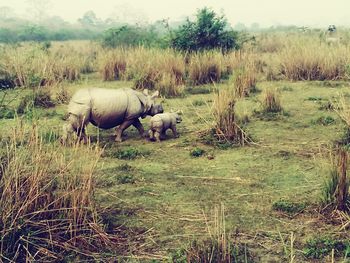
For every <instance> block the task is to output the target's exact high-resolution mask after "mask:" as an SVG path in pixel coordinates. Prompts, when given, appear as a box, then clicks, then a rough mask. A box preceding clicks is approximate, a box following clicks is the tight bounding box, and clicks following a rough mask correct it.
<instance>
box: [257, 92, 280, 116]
mask: <svg viewBox="0 0 350 263" xmlns="http://www.w3.org/2000/svg"><path fill="white" fill-rule="evenodd" d="M282 110H283V108H282V103H281V94H280V93H279V92H278V90H276V89H273V88H267V89H265V90H264V92H263V94H262V111H263V112H265V113H269V112H270V113H277V112H281V111H282Z"/></svg>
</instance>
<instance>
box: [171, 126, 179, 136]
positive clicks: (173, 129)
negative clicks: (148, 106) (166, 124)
mask: <svg viewBox="0 0 350 263" xmlns="http://www.w3.org/2000/svg"><path fill="white" fill-rule="evenodd" d="M171 130H172V131H173V134H174V137H175V138H177V137H178V134H177V130H176V125H172V126H171Z"/></svg>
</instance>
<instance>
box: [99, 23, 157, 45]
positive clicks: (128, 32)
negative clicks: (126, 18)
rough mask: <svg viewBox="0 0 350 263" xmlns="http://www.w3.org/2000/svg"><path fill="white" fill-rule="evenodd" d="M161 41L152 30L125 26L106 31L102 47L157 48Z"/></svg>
mask: <svg viewBox="0 0 350 263" xmlns="http://www.w3.org/2000/svg"><path fill="white" fill-rule="evenodd" d="M159 40H160V39H159V36H158V34H157V33H156V32H155V31H153V30H152V29H151V28H143V27H136V26H130V25H125V26H121V27H118V28H110V29H108V30H107V31H105V32H104V34H103V36H102V46H104V47H118V46H140V45H142V46H155V45H156V44H157V42H159Z"/></svg>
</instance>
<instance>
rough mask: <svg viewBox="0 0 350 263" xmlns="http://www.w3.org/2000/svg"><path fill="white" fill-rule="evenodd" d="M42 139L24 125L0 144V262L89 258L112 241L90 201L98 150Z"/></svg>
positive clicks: (35, 129) (96, 254) (32, 129)
mask: <svg viewBox="0 0 350 263" xmlns="http://www.w3.org/2000/svg"><path fill="white" fill-rule="evenodd" d="M43 140H44V138H43V137H42V136H41V135H40V134H39V131H38V128H37V127H35V126H32V127H28V126H26V125H24V124H23V123H22V124H20V125H19V127H16V128H14V129H13V130H12V133H11V135H10V137H8V138H2V140H1V144H2V148H1V158H0V161H1V166H0V207H1V209H0V261H3V262H7V261H9V262H33V261H36V262H53V261H55V262H57V261H64V260H66V259H67V258H66V256H72V255H75V256H77V257H79V258H80V259H90V260H91V259H92V258H95V257H97V256H98V253H101V251H102V250H104V249H107V248H108V247H111V245H112V243H113V240H112V237H111V236H108V235H107V234H106V233H105V231H104V228H103V226H102V225H101V224H100V222H99V219H98V215H97V212H96V207H95V202H94V198H93V196H94V189H95V182H94V169H95V167H96V163H97V161H98V159H99V156H100V149H98V148H93V147H81V146H79V145H76V146H75V147H74V148H73V149H64V148H61V147H60V146H59V145H57V144H53V145H52V144H45V143H44V142H43Z"/></svg>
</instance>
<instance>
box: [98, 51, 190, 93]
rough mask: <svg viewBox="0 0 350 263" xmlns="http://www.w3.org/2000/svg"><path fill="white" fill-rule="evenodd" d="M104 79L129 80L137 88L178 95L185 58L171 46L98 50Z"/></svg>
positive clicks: (180, 89) (181, 88)
mask: <svg viewBox="0 0 350 263" xmlns="http://www.w3.org/2000/svg"><path fill="white" fill-rule="evenodd" d="M99 65H100V72H101V73H102V77H103V80H115V79H123V80H131V81H133V86H134V88H136V89H144V88H147V89H159V90H160V91H161V92H162V95H164V96H177V95H179V94H181V92H182V90H183V84H184V80H185V61H184V57H183V55H182V54H181V53H178V52H175V51H173V50H170V49H166V50H160V49H152V48H144V47H137V48H127V49H124V48H117V49H112V50H105V51H103V52H101V54H100V57H99Z"/></svg>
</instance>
